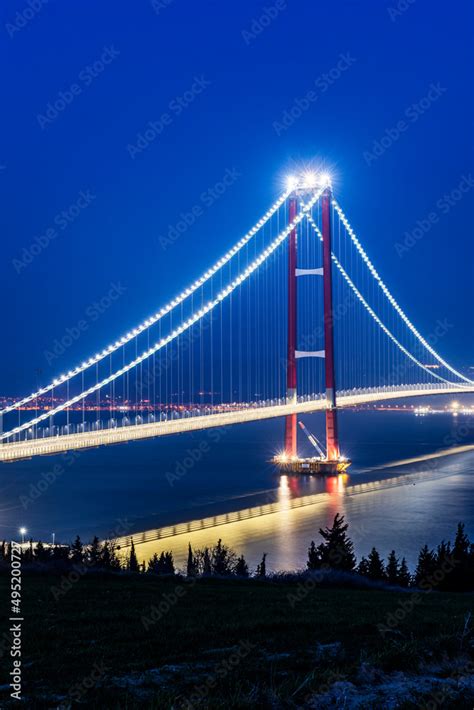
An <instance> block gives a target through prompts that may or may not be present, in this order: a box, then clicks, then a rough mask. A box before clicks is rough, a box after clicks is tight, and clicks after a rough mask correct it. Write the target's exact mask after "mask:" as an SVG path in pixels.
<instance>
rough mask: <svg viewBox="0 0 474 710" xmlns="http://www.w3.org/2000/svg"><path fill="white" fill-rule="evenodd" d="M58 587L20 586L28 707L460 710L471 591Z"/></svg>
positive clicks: (118, 584) (243, 585) (470, 653)
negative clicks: (447, 709) (391, 698)
mask: <svg viewBox="0 0 474 710" xmlns="http://www.w3.org/2000/svg"><path fill="white" fill-rule="evenodd" d="M60 585H61V579H60V577H59V576H50V575H47V576H46V575H44V576H43V575H25V576H24V577H23V592H22V595H23V600H22V611H23V616H24V619H25V621H24V622H23V638H22V650H23V697H24V703H25V706H26V707H28V708H43V707H44V708H53V707H68V705H69V704H71V705H72V706H74V707H76V706H77V707H81V705H82V706H83V707H88V708H127V709H129V708H141V707H143V708H172V707H173V708H191V707H196V708H240V707H242V708H250V707H263V708H265V707H268V708H278V707H282V708H287V707H288V708H291V707H321V708H324V707H394V708H395V707H401V708H410V707H423V703H424V706H425V707H456V708H460V707H466V708H467V707H469V708H472V707H473V706H474V701H473V699H474V684H473V683H472V680H471V679H472V677H473V667H471V665H470V664H471V657H472V658H474V645H473V636H472V633H471V626H470V619H469V613H470V612H471V610H472V608H473V605H474V595H472V594H464V595H462V594H441V593H436V592H433V593H429V594H423V595H421V594H419V595H418V594H417V595H416V596H414V593H411V592H396V591H379V590H354V589H329V588H314V586H313V585H311V584H309V583H306V585H305V584H304V582H302V581H288V582H275V583H272V582H268V581H256V580H235V579H234V580H231V579H229V580H220V579H204V580H199V581H198V582H196V583H194V584H193V583H192V582H191V583H190V582H188V581H186V580H180V579H177V578H174V579H162V578H157V577H153V576H136V575H116V576H114V575H98V574H97V575H93V574H87V575H84V576H82V577H81V578H80V579H78V580H77V581H76V582H74V583H72V584H71V586H70V589H69V590H68V591H65V592H64V593H61V596H59V598H57V599H55V593H56V595H57V592H55V590H58V589H59V587H60ZM0 586H1V589H2V598H3V599H4V600H5V602H4V604H5V605H7V604H8V601H7V600H8V596H9V580H8V578H7V577H6V576H2V577H1V578H0ZM403 605H404V608H405V611H403ZM4 608H7V607H5V606H4ZM397 616H398V617H400V620H397ZM7 623H8V622H6V620H4V621H3V622H2V625H3V628H2V639H4V641H5V640H6V637H4V636H3V633H4V631H6V630H7V629H8V625H7ZM379 625H384V627H383V629H382V630H381V628H380V626H379ZM5 647H6V650H5ZM3 648H4V654H3V661H5V662H2V668H3V673H2V675H3V679H2V681H1V683H2V684H3V685H2V690H1V693H2V695H1V696H0V700H1V707H9V702H10V701H9V700H8V698H9V694H10V689H9V688H8V682H9V681H8V679H7V678H8V672H9V670H10V666H11V661H10V659H9V657H8V653H9V641H8V643H7V644H5V643H4V645H3ZM387 686H389V687H388V690H387ZM370 688H375V689H376V690H375V691H370ZM377 688H378V690H377ZM397 688H398V690H397ZM408 690H409V692H408ZM369 691H370V692H379V691H380V693H381V695H380V698H379V699H378V700H376V701H375V700H374V701H372V700H371V699H370V695H368V696H367V703H368V704H367V705H364V704H363V703H364V702H365V700H364V698H365V695H366V694H367V693H369ZM405 691H407V693H405ZM387 692H389V693H391V695H392V696H394V697H395V700H396V702H398V704H392V705H390V704H388V701H387V702H386V695H385V694H386V693H387ZM435 692H437V693H438V695H439V694H440V693H441V692H442V693H443V695H442V696H441V695H439V697H438V700H436V698H435V695H434V693H435ZM471 692H472V695H470V693H471ZM338 694H339V695H338ZM339 696H341V698H342V699H340V698H339ZM352 696H354V697H356V696H357V697H359V700H360V701H361V702H362V704H359V705H356V704H351V702H352V701H351V697H352ZM338 698H339V699H338ZM435 701H436V703H437V704H435V705H429V704H428V703H433V702H435ZM440 701H442V702H440ZM354 702H355V701H354ZM358 702H359V701H358ZM342 703H345V704H342ZM371 703H372V704H371ZM374 703H375V704H374ZM14 704H16V705H18V703H13V702H12V706H13V705H14Z"/></svg>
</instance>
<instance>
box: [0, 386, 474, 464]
mask: <svg viewBox="0 0 474 710" xmlns="http://www.w3.org/2000/svg"><path fill="white" fill-rule="evenodd" d="M473 392H474V385H466V386H459V387H456V386H453V387H448V386H439V387H437V386H433V385H411V386H404V385H401V386H399V387H393V388H370V389H365V390H356V391H355V392H354V391H353V393H350V394H347V393H340V394H339V395H338V398H337V405H338V408H343V407H353V406H355V405H358V404H366V403H368V402H379V401H384V400H390V399H400V398H403V397H421V396H426V395H439V394H451V395H452V394H464V393H473ZM325 408H326V400H325V399H323V398H322V399H313V400H309V401H298V402H295V403H291V404H277V405H272V406H263V407H262V406H251V407H250V406H249V407H248V408H245V409H241V410H238V411H231V412H221V413H218V414H207V415H201V416H197V417H187V418H183V419H171V420H168V421H161V422H155V423H151V424H137V425H130V426H125V427H117V428H114V429H100V430H98V431H88V432H81V433H78V434H66V435H62V436H52V437H46V438H44V439H29V440H25V441H17V442H12V443H3V444H0V461H1V462H9V463H11V462H13V461H19V460H21V459H28V458H32V457H33V456H50V455H52V454H60V453H65V452H66V451H71V450H80V449H90V448H95V447H98V446H106V445H110V444H121V443H126V442H128V441H138V440H140V439H151V438H153V437H156V436H167V435H170V434H179V433H182V432H186V431H198V430H200V429H212V428H214V427H222V426H230V425H232V424H242V423H245V422H255V421H260V420H262V419H271V418H274V417H283V416H285V415H287V414H293V413H296V414H304V413H309V412H315V411H318V410H324V409H325Z"/></svg>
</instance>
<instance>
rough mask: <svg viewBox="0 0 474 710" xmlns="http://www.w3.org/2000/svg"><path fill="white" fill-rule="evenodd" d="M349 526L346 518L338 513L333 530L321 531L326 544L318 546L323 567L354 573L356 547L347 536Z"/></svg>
mask: <svg viewBox="0 0 474 710" xmlns="http://www.w3.org/2000/svg"><path fill="white" fill-rule="evenodd" d="M348 527H349V525H348V524H347V523H344V516H343V515H341V516H340V515H339V513H336V515H335V516H334V520H333V524H332V528H329V527H326V528H325V530H323V529H322V528H320V529H319V534H320V535H321V536H322V537H323V539H324V542H323V543H321V544H320V545H319V546H318V548H317V549H318V554H319V557H320V560H321V565H324V566H327V567H330V568H332V569H338V570H344V571H346V572H352V571H353V570H354V568H355V565H356V558H355V555H354V545H353V543H352V541H351V540H350V539H349V537H348V536H347V534H346V533H347V529H348Z"/></svg>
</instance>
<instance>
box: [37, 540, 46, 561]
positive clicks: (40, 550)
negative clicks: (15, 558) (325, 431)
mask: <svg viewBox="0 0 474 710" xmlns="http://www.w3.org/2000/svg"><path fill="white" fill-rule="evenodd" d="M35 559H36V560H37V562H47V561H48V560H49V550H47V549H46V548H45V546H44V545H43V543H42V542H41V540H38V542H37V544H36V548H35Z"/></svg>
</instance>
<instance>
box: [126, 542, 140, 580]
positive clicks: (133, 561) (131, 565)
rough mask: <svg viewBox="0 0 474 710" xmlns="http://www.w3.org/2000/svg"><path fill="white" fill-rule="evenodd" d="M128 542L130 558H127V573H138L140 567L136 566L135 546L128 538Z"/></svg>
mask: <svg viewBox="0 0 474 710" xmlns="http://www.w3.org/2000/svg"><path fill="white" fill-rule="evenodd" d="M130 541H131V543H132V545H131V548H130V557H129V558H128V571H129V572H139V571H140V567H139V565H138V560H137V555H136V552H135V545H134V544H133V540H132V539H131V538H130Z"/></svg>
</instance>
